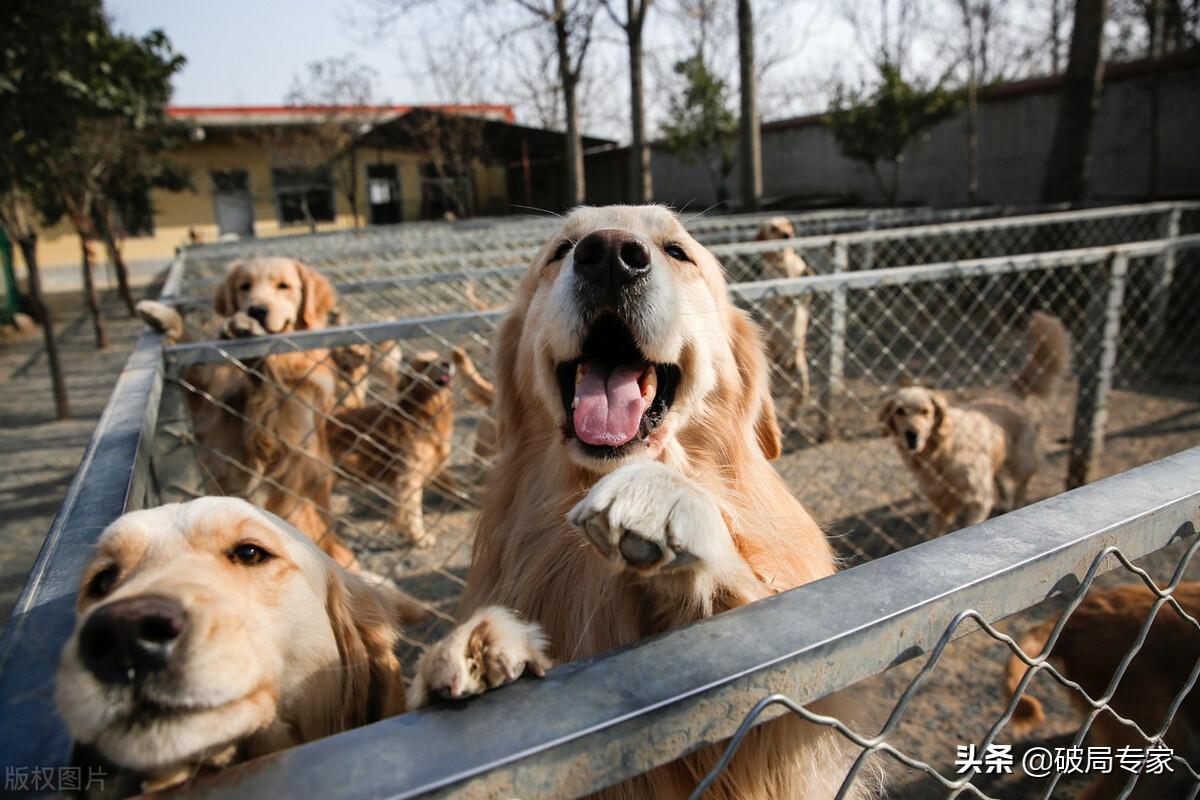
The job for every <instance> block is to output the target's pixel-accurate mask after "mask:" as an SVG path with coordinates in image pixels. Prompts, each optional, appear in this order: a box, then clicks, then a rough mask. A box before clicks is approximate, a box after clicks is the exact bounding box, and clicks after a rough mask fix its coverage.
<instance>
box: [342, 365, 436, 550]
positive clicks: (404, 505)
mask: <svg viewBox="0 0 1200 800" xmlns="http://www.w3.org/2000/svg"><path fill="white" fill-rule="evenodd" d="M453 379H454V365H453V364H452V363H451V362H450V361H448V360H446V359H443V358H441V356H440V355H439V354H438V353H437V352H435V351H428V352H424V353H418V354H417V355H415V356H413V357H412V359H410V361H409V363H408V365H407V369H404V370H401V372H400V375H399V376H398V378H397V384H396V388H395V398H394V399H391V400H388V401H386V402H381V403H368V404H367V405H365V406H362V407H361V408H352V409H348V410H345V411H341V412H338V413H337V414H336V415H335V416H334V418H333V419H332V420H331V421H330V422H329V425H328V437H329V446H330V452H331V453H332V456H333V463H334V464H335V465H336V466H337V467H339V468H340V469H341V470H343V471H345V472H346V473H347V474H349V476H350V477H352V478H354V479H355V480H358V481H363V482H367V483H372V484H376V485H379V486H385V487H387V488H388V489H389V490H390V491H391V494H392V498H393V505H392V509H391V522H392V527H393V528H394V529H395V530H396V532H397V533H398V534H399V535H400V536H401V538H403V539H404V541H405V542H406V543H408V544H418V545H428V544H432V540H431V539H430V538H429V537H428V536H427V532H426V530H425V522H424V512H423V509H422V494H423V491H424V488H425V486H426V484H428V483H429V481H430V480H431V479H432V478H433V477H434V476H436V475H437V474H438V470H440V469H441V467H442V465H443V464H445V463H446V459H448V458H449V457H450V450H451V443H452V440H451V437H452V436H453V433H454V391H453V389H452V387H451V382H452V381H453Z"/></svg>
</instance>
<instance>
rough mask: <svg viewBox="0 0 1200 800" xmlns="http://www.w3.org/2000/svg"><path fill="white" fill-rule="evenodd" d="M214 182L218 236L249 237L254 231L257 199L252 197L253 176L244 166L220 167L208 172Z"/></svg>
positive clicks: (214, 208) (214, 212)
mask: <svg viewBox="0 0 1200 800" xmlns="http://www.w3.org/2000/svg"><path fill="white" fill-rule="evenodd" d="M209 174H210V175H211V177H212V182H213V214H214V216H215V217H216V220H217V234H218V235H219V236H226V235H234V236H237V237H239V238H248V237H251V236H253V235H254V201H253V200H252V199H251V198H250V176H249V175H248V174H247V173H246V170H244V169H218V170H213V171H212V172H211V173H209Z"/></svg>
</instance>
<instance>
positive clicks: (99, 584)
mask: <svg viewBox="0 0 1200 800" xmlns="http://www.w3.org/2000/svg"><path fill="white" fill-rule="evenodd" d="M118 574H119V572H118V570H117V568H116V566H109V567H105V568H104V569H102V570H100V571H99V572H97V573H96V574H95V575H93V576H92V579H91V580H90V581H88V586H87V595H88V597H96V598H99V597H104V596H105V595H107V594H108V593H109V592H111V591H112V590H113V586H115V585H116V583H117V575H118Z"/></svg>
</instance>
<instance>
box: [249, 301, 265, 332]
mask: <svg viewBox="0 0 1200 800" xmlns="http://www.w3.org/2000/svg"><path fill="white" fill-rule="evenodd" d="M267 313H268V312H267V307H266V306H250V307H249V308H247V309H246V314H247V315H248V316H249V317H250V318H251V319H254V320H258V324H259V325H262V326H263V327H264V328H265V327H266V326H267Z"/></svg>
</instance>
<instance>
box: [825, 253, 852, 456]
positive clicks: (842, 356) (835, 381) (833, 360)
mask: <svg viewBox="0 0 1200 800" xmlns="http://www.w3.org/2000/svg"><path fill="white" fill-rule="evenodd" d="M848 270H849V258H848V255H847V247H846V241H845V240H844V239H837V240H835V241H834V243H833V274H835V275H840V274H842V273H844V272H847V271H848ZM846 305H847V303H846V286H845V284H841V285H839V286H838V287H837V288H836V289H834V290H833V292H832V293H831V294H830V297H829V345H828V348H829V351H828V361H827V362H826V364H827V370H828V374H827V375H826V376H825V383H824V385H823V387H822V388H821V407H820V413H821V441H822V442H832V441H833V440H834V439H836V438H838V430H837V403H838V398H839V397H840V396H841V393H842V378H843V376H844V374H845V371H846Z"/></svg>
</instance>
